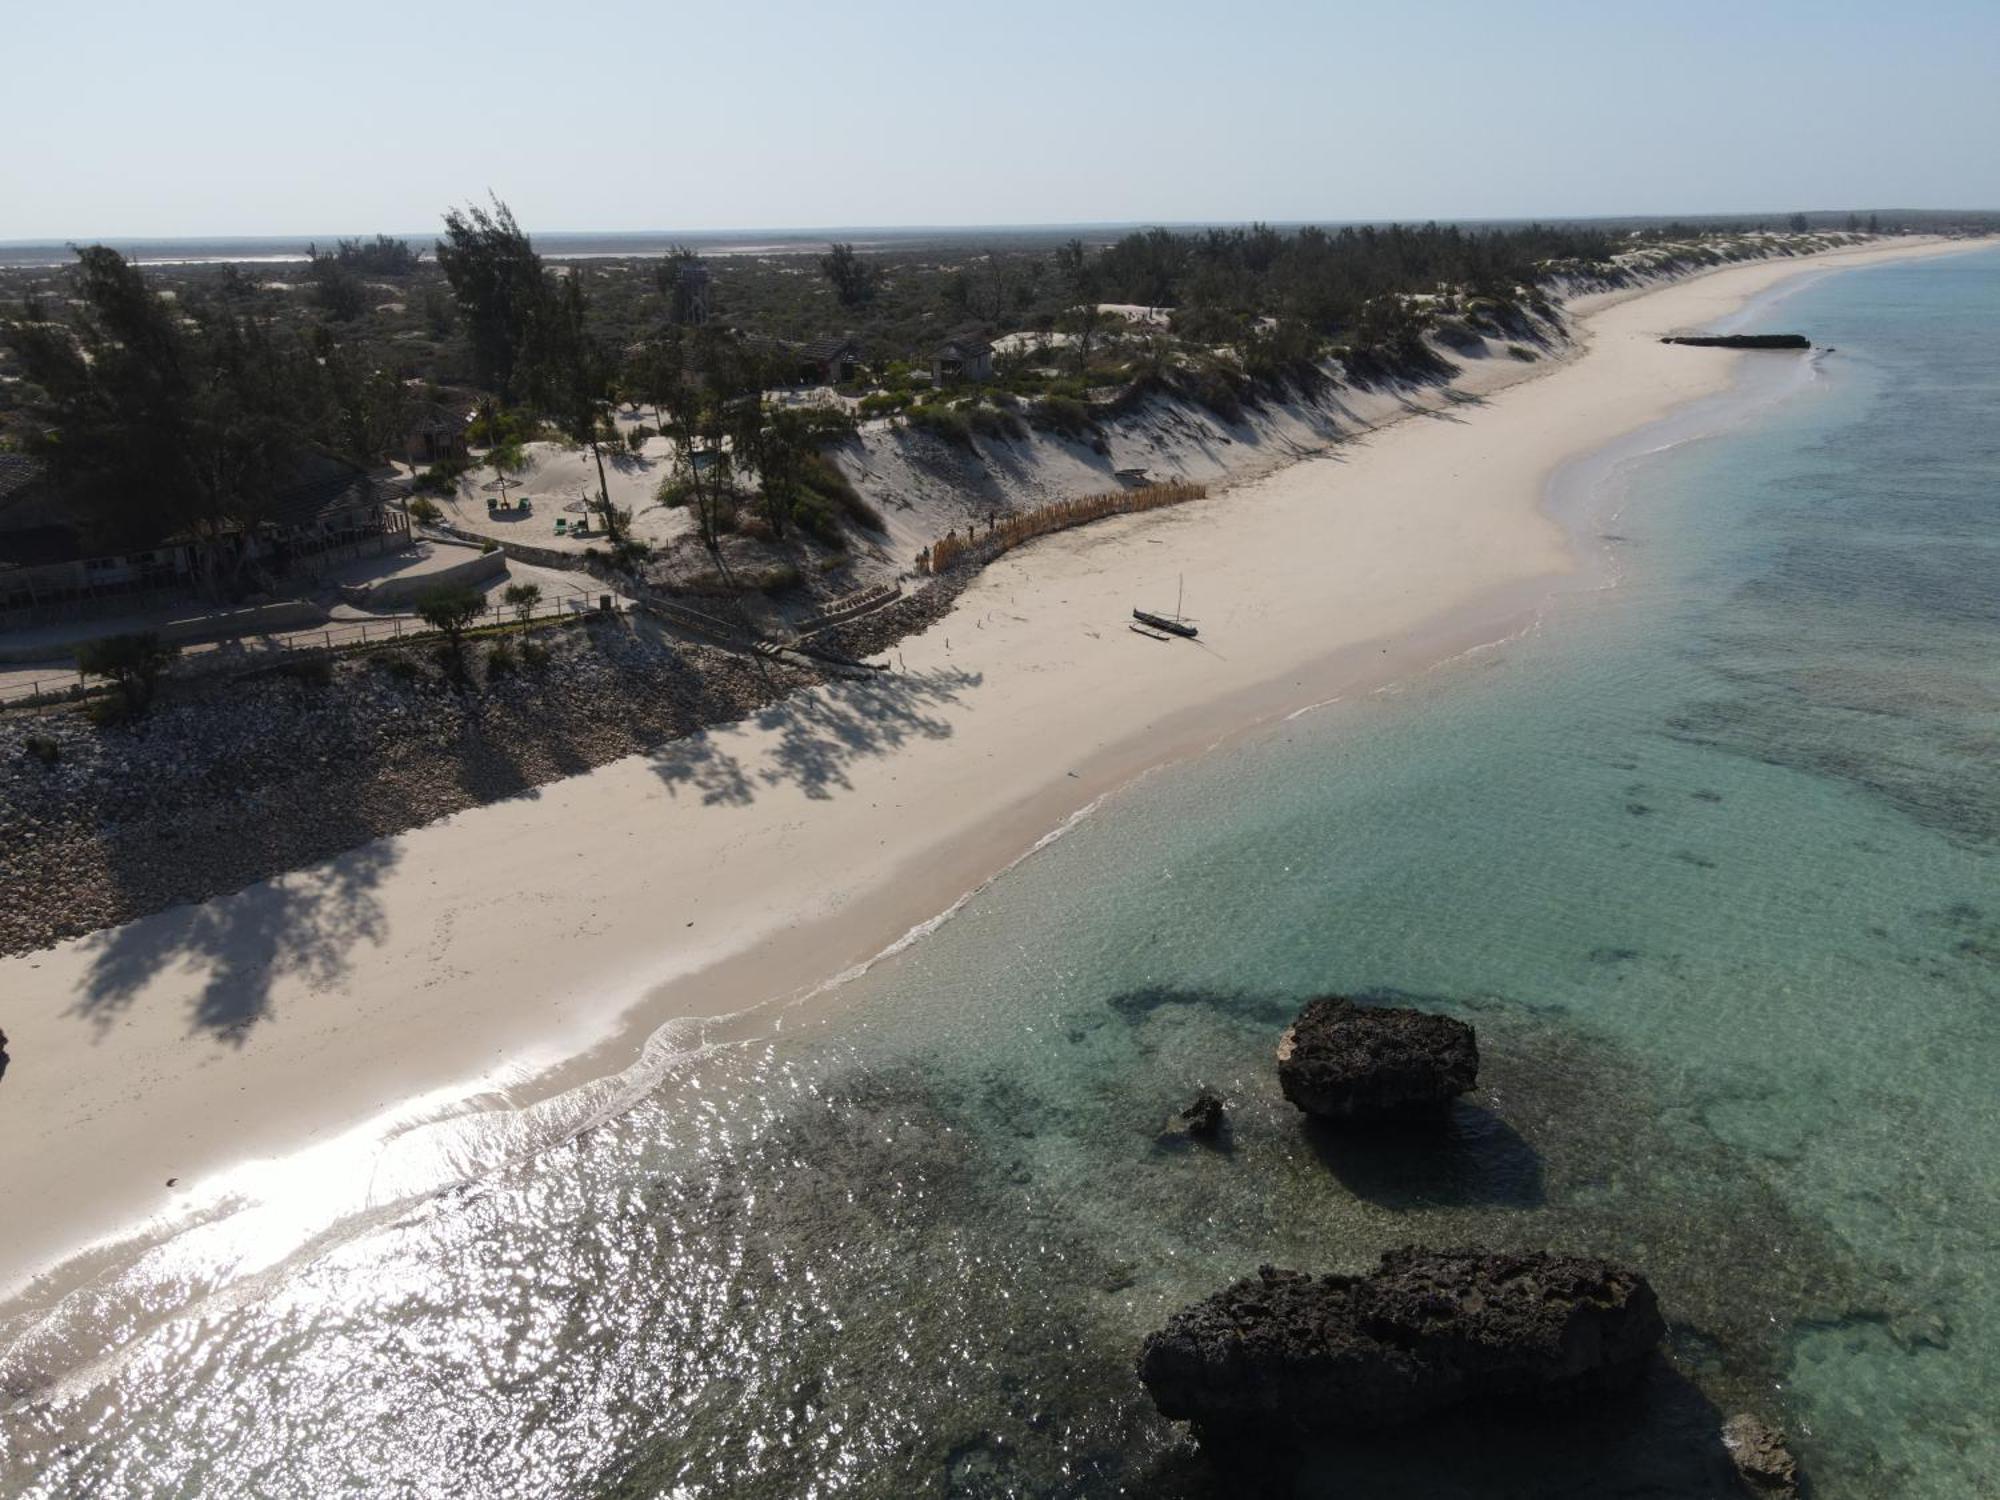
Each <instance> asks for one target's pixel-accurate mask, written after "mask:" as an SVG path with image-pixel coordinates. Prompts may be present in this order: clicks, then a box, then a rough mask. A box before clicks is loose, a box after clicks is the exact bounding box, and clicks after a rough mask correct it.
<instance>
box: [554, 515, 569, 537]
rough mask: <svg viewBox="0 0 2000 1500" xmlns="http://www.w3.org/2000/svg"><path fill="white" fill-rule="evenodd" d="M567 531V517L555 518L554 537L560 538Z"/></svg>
mask: <svg viewBox="0 0 2000 1500" xmlns="http://www.w3.org/2000/svg"><path fill="white" fill-rule="evenodd" d="M568 529H569V518H568V517H567V516H557V517H556V535H557V536H561V535H562V534H563V533H564V532H565V531H567V530H568Z"/></svg>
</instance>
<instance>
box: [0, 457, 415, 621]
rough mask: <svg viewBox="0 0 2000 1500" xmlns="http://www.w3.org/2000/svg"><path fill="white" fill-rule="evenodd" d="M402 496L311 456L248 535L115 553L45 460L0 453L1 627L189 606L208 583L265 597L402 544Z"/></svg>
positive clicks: (178, 538)
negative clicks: (69, 501) (95, 534)
mask: <svg viewBox="0 0 2000 1500" xmlns="http://www.w3.org/2000/svg"><path fill="white" fill-rule="evenodd" d="M402 500H403V497H402V494H401V491H400V490H399V489H398V488H397V487H395V486H393V485H391V484H388V483H386V482H384V481H383V480H380V479H377V478H375V477H374V476H373V475H371V474H369V473H368V472H367V471H366V470H365V469H362V468H360V467H359V466H357V465H355V464H351V463H348V462H347V461H346V460H344V459H339V458H334V457H332V456H331V455H329V454H322V453H307V454H305V455H303V456H301V458H300V459H299V460H298V462H297V464H296V465H295V466H294V468H293V472H292V475H291V476H290V478H289V479H288V481H287V482H286V483H285V484H284V485H283V486H282V487H280V488H279V489H277V490H276V491H274V492H273V493H272V495H271V497H270V499H269V501H268V502H267V503H266V504H265V505H264V507H263V508H262V514H261V515H260V516H259V518H258V519H257V520H256V521H255V522H254V523H252V524H251V525H249V526H247V527H245V526H231V527H229V528H228V529H226V530H225V531H223V532H221V533H220V534H218V535H215V536H205V537H204V536H195V535H192V534H190V533H187V532H179V533H176V534H172V535H165V536H161V537H159V538H156V539H154V540H153V541H152V542H151V544H150V545H142V544H136V543H124V544H121V545H120V546H119V547H117V548H116V549H113V548H112V547H110V546H109V545H105V544H100V543H97V542H95V541H94V540H93V538H92V536H91V534H90V532H89V530H88V529H87V528H86V527H85V526H84V525H82V524H81V523H80V522H79V520H78V518H77V517H76V516H75V515H74V514H73V513H72V512H71V510H70V509H69V507H67V506H66V505H65V504H64V503H63V501H62V498H61V496H60V495H59V494H58V493H57V492H56V487H55V484H54V482H53V480H52V479H51V477H50V475H49V473H48V471H47V470H46V469H45V468H44V467H43V466H42V465H41V464H40V463H39V462H37V461H36V460H34V459H32V458H25V457H22V456H20V455H17V454H0V627H19V626H23V625H37V624H44V623H48V622H51V621H55V620H64V619H77V618H84V617H89V616H93V615H103V614H113V613H118V612H121V611H124V610H130V609H142V608H147V607H151V606H155V605H160V604H168V603H172V602H174V601H175V600H178V599H190V600H192V599H195V598H197V597H199V595H200V592H201V590H202V588H203V586H204V584H205V583H207V582H209V581H211V580H220V581H222V582H223V584H224V585H225V586H227V587H230V588H231V589H232V591H234V592H239V593H243V592H251V591H257V590H263V589H268V588H270V587H272V586H274V585H276V584H277V583H279V582H280V581H281V580H285V579H289V578H293V577H296V576H298V575H300V574H306V575H312V574H316V573H318V572H320V571H321V570H322V569H324V568H325V567H326V566H328V565H329V564H331V563H334V562H338V561H344V560H346V559H347V558H350V557H357V556H362V555H365V554H371V553H377V552H387V551H391V550H395V549H398V548H401V547H405V546H407V545H409V541H410V520H409V515H408V513H407V512H406V511H405V510H404V508H403V503H402Z"/></svg>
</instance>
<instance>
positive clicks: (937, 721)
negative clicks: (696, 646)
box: [652, 668, 984, 807]
mask: <svg viewBox="0 0 2000 1500" xmlns="http://www.w3.org/2000/svg"><path fill="white" fill-rule="evenodd" d="M983 680H984V678H983V676H982V675H981V674H980V673H977V672H965V671H961V670H958V669H956V668H947V669H940V670H936V671H929V672H910V673H896V674H893V675H884V676H878V677H873V678H870V679H868V680H867V681H847V680H841V681H837V682H830V683H827V684H826V685H824V686H823V687H821V688H819V689H817V690H816V691H813V692H810V693H798V694H794V695H793V696H791V697H789V698H786V699H784V700H782V701H780V702H777V703H773V704H771V705H769V706H768V707H766V708H763V709H761V710H759V711H758V713H757V714H756V715H755V717H754V718H753V719H752V720H751V722H752V723H753V724H754V725H755V726H756V727H757V728H758V729H759V730H762V731H764V732H765V733H766V734H771V735H774V736H775V739H774V741H773V743H772V745H771V747H770V750H769V752H768V753H767V754H764V755H762V756H761V757H759V763H756V764H746V763H745V761H744V760H743V758H742V757H739V756H738V755H736V754H734V753H733V752H731V751H730V750H729V749H727V748H726V747H724V746H723V745H721V744H719V743H717V741H716V737H715V735H714V733H713V732H710V733H704V734H699V735H693V736H690V737H688V738H687V739H684V740H676V741H674V742H673V743H671V744H668V745H664V746H662V747H661V748H660V749H659V750H658V751H656V752H655V753H654V754H653V756H652V766H653V773H654V774H655V775H656V776H658V777H659V778H660V780H661V781H662V782H664V783H665V784H666V786H667V788H668V790H669V791H674V792H677V791H678V790H679V789H680V788H682V787H690V788H693V789H694V790H695V791H697V792H699V793H700V794H701V800H702V801H703V802H705V803H708V804H711V805H718V806H725V807H745V806H748V805H749V804H750V803H751V802H753V801H755V800H756V797H757V792H758V790H759V788H760V787H775V786H783V785H786V784H790V785H792V786H796V787H798V788H799V789H800V790H801V791H803V792H804V793H805V794H806V795H807V796H808V797H812V798H815V799H817V800H825V799H827V798H830V797H832V796H833V795H834V793H835V792H838V791H851V790H852V789H853V786H854V783H853V780H852V778H851V776H850V774H849V772H850V770H851V768H852V767H853V766H854V765H855V764H856V763H857V762H859V761H862V760H866V759H870V758H872V757H876V756H882V755H888V754H890V753H892V752H894V751H895V750H897V749H900V748H901V747H902V746H904V745H907V744H909V743H911V742H912V741H915V740H926V739H929V740H941V739H947V738H949V737H950V735H951V734H952V723H951V720H950V719H949V718H947V717H946V716H945V715H944V714H942V713H940V712H938V710H939V709H942V708H947V707H950V706H953V705H956V704H960V703H962V702H964V698H965V694H966V692H967V691H968V690H969V689H972V688H976V687H978V686H979V684H980V683H981V682H982V681H983Z"/></svg>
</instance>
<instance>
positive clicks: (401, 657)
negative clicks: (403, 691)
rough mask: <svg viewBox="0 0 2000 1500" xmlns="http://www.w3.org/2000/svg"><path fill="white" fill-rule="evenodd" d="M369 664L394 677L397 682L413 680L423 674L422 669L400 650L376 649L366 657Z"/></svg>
mask: <svg viewBox="0 0 2000 1500" xmlns="http://www.w3.org/2000/svg"><path fill="white" fill-rule="evenodd" d="M368 662H369V665H370V666H373V667H375V668H376V669H377V670H379V671H381V672H384V673H386V674H388V675H389V676H391V677H393V678H395V679H396V680H397V681H398V682H415V681H416V680H417V679H418V678H419V677H421V676H423V675H424V669H423V668H422V667H420V666H418V665H417V663H416V662H415V661H414V660H413V659H411V657H410V656H408V655H407V654H406V653H404V652H401V651H378V652H376V653H375V655H373V656H371V657H369V658H368Z"/></svg>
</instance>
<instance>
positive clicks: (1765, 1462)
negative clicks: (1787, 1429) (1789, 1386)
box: [1722, 1412, 1799, 1496]
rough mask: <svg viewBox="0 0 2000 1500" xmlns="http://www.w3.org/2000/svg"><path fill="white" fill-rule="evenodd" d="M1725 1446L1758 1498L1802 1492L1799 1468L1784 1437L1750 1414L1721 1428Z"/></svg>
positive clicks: (1731, 1419) (1737, 1418) (1736, 1418)
mask: <svg viewBox="0 0 2000 1500" xmlns="http://www.w3.org/2000/svg"><path fill="white" fill-rule="evenodd" d="M1722 1445H1723V1446H1724V1447H1725V1448H1727V1449H1728V1450H1729V1457H1730V1460H1731V1461H1732V1462H1733V1463H1734V1464H1735V1465H1736V1472H1737V1473H1739V1474H1741V1475H1742V1476H1743V1478H1744V1480H1745V1482H1746V1483H1748V1484H1749V1486H1750V1488H1751V1490H1752V1491H1753V1492H1755V1493H1757V1494H1759V1495H1781V1496H1794V1495H1797V1494H1798V1493H1799V1465H1798V1460H1797V1459H1795V1458H1793V1457H1792V1450H1791V1449H1790V1448H1789V1447H1787V1446H1786V1443H1785V1435H1784V1434H1783V1433H1782V1432H1779V1431H1778V1430H1777V1429H1776V1428H1774V1427H1772V1426H1771V1425H1770V1424H1769V1423H1767V1422H1761V1421H1759V1420H1758V1419H1757V1418H1756V1417H1753V1416H1751V1415H1749V1414H1748V1413H1747V1412H1744V1413H1738V1414H1737V1415H1736V1416H1733V1417H1731V1418H1730V1419H1729V1420H1728V1421H1727V1422H1725V1423H1724V1424H1723V1427H1722Z"/></svg>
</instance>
